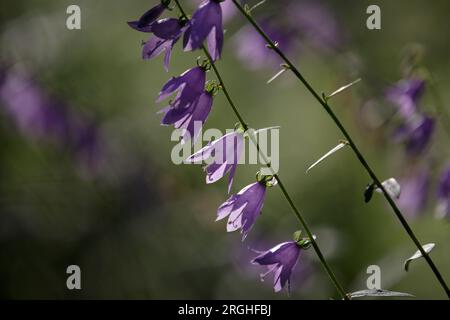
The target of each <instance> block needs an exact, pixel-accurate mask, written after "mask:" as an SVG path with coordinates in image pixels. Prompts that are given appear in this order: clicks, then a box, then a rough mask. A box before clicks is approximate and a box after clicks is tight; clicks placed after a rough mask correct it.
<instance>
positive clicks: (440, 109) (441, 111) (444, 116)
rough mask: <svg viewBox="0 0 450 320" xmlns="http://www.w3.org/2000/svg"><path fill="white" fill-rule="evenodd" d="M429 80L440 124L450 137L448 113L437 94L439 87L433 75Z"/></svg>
mask: <svg viewBox="0 0 450 320" xmlns="http://www.w3.org/2000/svg"><path fill="white" fill-rule="evenodd" d="M430 82H431V86H430V87H431V94H432V95H433V99H434V105H435V108H436V112H437V116H438V118H440V119H441V123H442V126H443V127H444V130H445V132H446V134H447V136H448V137H449V138H450V115H449V113H448V111H447V109H446V108H445V104H444V100H443V99H442V97H441V95H440V94H439V88H438V87H437V84H436V81H435V80H434V78H433V77H432V78H431V81H430Z"/></svg>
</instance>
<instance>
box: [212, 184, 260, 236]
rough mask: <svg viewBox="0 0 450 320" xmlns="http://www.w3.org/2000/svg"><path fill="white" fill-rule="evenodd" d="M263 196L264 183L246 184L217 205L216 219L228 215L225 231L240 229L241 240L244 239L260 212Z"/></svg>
mask: <svg viewBox="0 0 450 320" xmlns="http://www.w3.org/2000/svg"><path fill="white" fill-rule="evenodd" d="M265 196H266V185H265V184H264V183H261V182H255V183H253V184H251V185H248V186H247V187H245V188H244V189H242V190H241V191H239V193H237V194H234V195H232V196H231V197H230V198H229V199H228V200H227V201H225V202H224V203H223V204H222V205H221V206H220V207H219V209H218V210H217V219H216V221H219V220H222V219H224V218H225V217H228V223H227V231H228V232H233V231H236V230H238V229H241V233H242V240H244V239H245V238H246V237H247V234H248V232H249V231H250V229H251V228H252V227H253V225H254V223H255V222H256V218H258V216H259V215H260V214H261V209H262V207H263V205H264V198H265Z"/></svg>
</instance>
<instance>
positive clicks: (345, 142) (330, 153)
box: [306, 141, 348, 173]
mask: <svg viewBox="0 0 450 320" xmlns="http://www.w3.org/2000/svg"><path fill="white" fill-rule="evenodd" d="M346 145H348V142H347V141H342V142H341V143H339V144H338V145H337V146H336V147H334V148H333V149H331V150H330V151H328V152H327V153H326V154H325V155H323V156H322V157H321V158H320V159H319V160H317V161H316V162H314V163H313V164H312V165H311V166H309V168H308V169H306V173H308V172H309V170H311V169H312V168H314V167H315V166H317V165H318V164H319V163H321V162H322V161H323V160H325V159H326V158H328V157H329V156H331V155H332V154H333V153H336V152H338V151H339V150H341V149H342V148H344V147H345V146H346Z"/></svg>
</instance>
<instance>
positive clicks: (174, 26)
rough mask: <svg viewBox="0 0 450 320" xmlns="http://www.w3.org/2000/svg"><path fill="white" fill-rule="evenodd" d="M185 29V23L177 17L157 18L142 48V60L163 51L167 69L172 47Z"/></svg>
mask: <svg viewBox="0 0 450 320" xmlns="http://www.w3.org/2000/svg"><path fill="white" fill-rule="evenodd" d="M184 29H185V23H184V22H183V21H182V20H179V19H173V18H167V19H162V20H158V21H157V22H155V23H153V24H152V26H151V31H152V32H153V33H154V35H153V36H151V37H150V38H149V39H148V41H147V42H146V43H145V45H144V46H143V48H142V58H143V59H144V60H146V59H151V58H154V57H156V56H158V55H160V54H161V53H162V52H163V51H164V52H165V57H164V68H165V69H166V71H168V69H169V63H170V55H171V53H172V48H173V46H174V45H175V43H176V42H177V41H178V39H179V38H180V36H181V34H182V33H183V31H184Z"/></svg>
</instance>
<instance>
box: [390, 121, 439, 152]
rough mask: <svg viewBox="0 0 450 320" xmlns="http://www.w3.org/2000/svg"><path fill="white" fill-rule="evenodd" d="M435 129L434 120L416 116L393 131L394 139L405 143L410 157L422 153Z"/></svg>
mask: <svg viewBox="0 0 450 320" xmlns="http://www.w3.org/2000/svg"><path fill="white" fill-rule="evenodd" d="M434 129H435V120H434V119H433V118H430V117H428V116H422V115H418V114H416V115H415V116H413V117H411V118H410V119H409V120H408V121H407V122H405V123H404V124H402V125H401V126H400V127H399V128H397V130H396V131H395V134H394V136H395V138H396V139H398V140H399V141H401V142H404V143H405V146H406V152H407V153H408V154H410V155H417V154H420V153H422V152H423V151H424V150H425V148H426V147H427V146H428V145H429V143H430V141H431V137H432V136H433V133H434Z"/></svg>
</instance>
